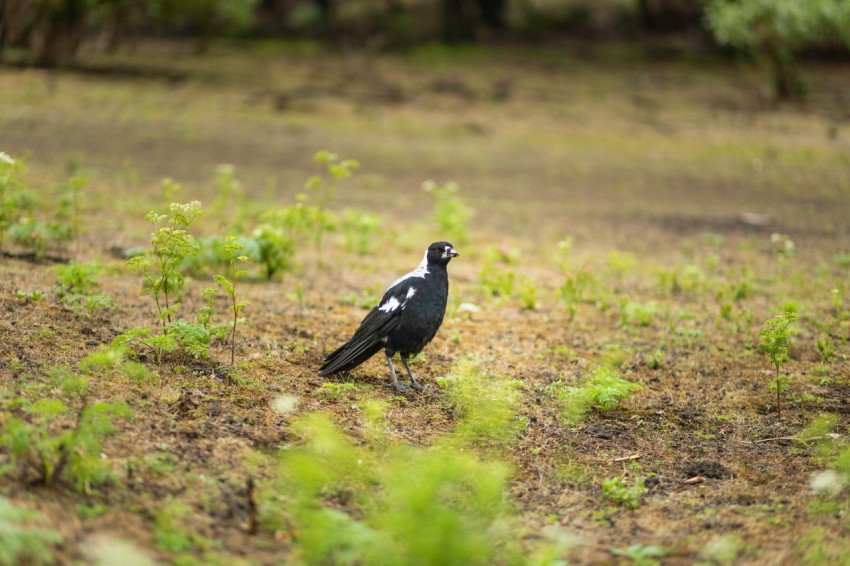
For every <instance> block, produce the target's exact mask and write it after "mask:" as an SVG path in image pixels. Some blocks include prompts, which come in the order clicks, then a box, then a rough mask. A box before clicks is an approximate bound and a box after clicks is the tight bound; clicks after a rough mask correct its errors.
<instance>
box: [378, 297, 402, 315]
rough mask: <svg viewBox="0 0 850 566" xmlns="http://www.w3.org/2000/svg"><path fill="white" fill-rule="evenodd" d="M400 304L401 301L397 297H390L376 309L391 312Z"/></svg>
mask: <svg viewBox="0 0 850 566" xmlns="http://www.w3.org/2000/svg"><path fill="white" fill-rule="evenodd" d="M400 306H401V303H400V302H399V301H398V299H396V298H395V297H390V299H389V300H388V301H387V302H386V303H384V304H383V305H381V306H379V307H378V310H380V311H384V312H393V311H394V310H396V309H397V308H398V307H400Z"/></svg>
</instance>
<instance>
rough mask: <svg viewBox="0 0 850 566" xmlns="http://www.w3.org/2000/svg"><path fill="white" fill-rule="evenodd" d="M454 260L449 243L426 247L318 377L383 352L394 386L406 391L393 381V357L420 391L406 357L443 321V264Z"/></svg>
mask: <svg viewBox="0 0 850 566" xmlns="http://www.w3.org/2000/svg"><path fill="white" fill-rule="evenodd" d="M457 256H458V253H457V252H456V251H455V249H454V246H452V245H451V244H450V243H448V242H434V243H433V244H431V245H430V246H428V249H427V250H425V257H424V258H422V262H421V263H420V264H419V266H418V267H417V268H416V269H414V270H413V271H411V272H410V273H408V274H407V275H404V276H403V277H400V278H398V279H397V280H396V281H395V282H394V283H393V284H392V285H390V286H389V287H388V288H387V290H386V292H385V293H384V297H383V298H382V299H381V301H380V302H379V303H378V305H377V306H376V307H375V308H373V309H372V310H371V311H370V312H369V314H367V315H366V318H364V319H363V321H362V322H361V323H360V326H359V327H358V328H357V330H356V331H355V332H354V336H352V337H351V339H350V340H349V341H348V342H346V343H345V344H343V345H342V346H340V347H339V348H337V349H336V350H334V351H333V352H331V353H330V354H328V355H327V356H325V360H324V364H323V365H322V367H321V368H320V369H319V375H321V376H322V377H325V376H328V375H332V374H335V373H339V372H343V371H350V370H353V369H354V368H356V367H357V366H359V365H360V364H362V363H363V362H365V361H366V360H368V359H369V358H371V357H372V356H373V355H375V354H376V353H378V351H380V350H381V349H383V350H384V354H385V355H386V356H387V365H388V366H390V374H391V375H392V378H393V385H394V386H395V388H396V389H398V390H399V391H407V390H409V389H410V388H409V387H407V386H404V385H401V384H400V383H399V382H398V377H396V373H395V367H393V356H395V354H396V353H398V354H399V357H401V363H402V364H404V369H406V370H407V375H408V376H409V377H410V382H411V385H412V387H414V388H415V389H421V388H422V386H421V385H419V383H418V382H417V381H416V379H415V378H414V377H413V373H411V371H410V366H409V365H407V359H408V358H409V357H410V356H415V355H416V354H418V353H419V352H421V351H422V349H423V348H424V347H425V345H426V344H428V342H430V341H431V340H432V339H433V338H434V336H435V335H436V334H437V330H438V329H439V328H440V324H442V322H443V316H444V315H445V314H446V301H447V300H448V298H449V274H448V272H447V271H446V266H447V265H448V264H449V261H451V259H452V258H453V257H457Z"/></svg>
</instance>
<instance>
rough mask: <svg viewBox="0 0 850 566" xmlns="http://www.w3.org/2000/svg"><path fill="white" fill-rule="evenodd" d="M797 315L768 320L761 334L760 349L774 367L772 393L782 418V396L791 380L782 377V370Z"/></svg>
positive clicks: (788, 314) (784, 315) (786, 360)
mask: <svg viewBox="0 0 850 566" xmlns="http://www.w3.org/2000/svg"><path fill="white" fill-rule="evenodd" d="M798 318H799V317H798V316H797V313H794V312H791V313H788V312H786V313H784V314H781V315H779V316H776V317H774V318H771V319H770V320H768V321H767V322H766V323H765V325H764V328H763V329H762V330H761V332H759V336H760V337H761V341H760V342H759V349H760V350H761V351H763V352H765V353H767V355H768V357H769V358H770V361H771V363H772V364H773V367H774V370H775V372H774V376H773V379H772V380H771V382H770V391H774V392H776V413H777V415H778V417H779V418H780V419H781V418H782V404H781V403H782V399H781V395H782V393H784V392H785V391H786V390H787V389H788V384H789V383H790V382H791V378H790V377H789V376H787V375H781V374H780V369H781V368H782V366H783V365H784V364H785V363H787V362H788V360H789V357H788V335H789V332H788V327H789V326H790V325H791V324H793V323H794V322H796V321H797V319H798Z"/></svg>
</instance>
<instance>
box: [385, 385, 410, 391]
mask: <svg viewBox="0 0 850 566" xmlns="http://www.w3.org/2000/svg"><path fill="white" fill-rule="evenodd" d="M383 386H384V387H386V388H387V389H395V390H396V391H398V392H399V393H410V392H411V391H413V388H412V387H408V386H407V385H404V384H401V383H385V384H383Z"/></svg>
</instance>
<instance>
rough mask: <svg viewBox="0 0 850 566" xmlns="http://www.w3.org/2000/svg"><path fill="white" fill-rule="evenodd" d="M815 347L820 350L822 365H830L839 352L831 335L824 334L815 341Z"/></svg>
mask: <svg viewBox="0 0 850 566" xmlns="http://www.w3.org/2000/svg"><path fill="white" fill-rule="evenodd" d="M815 345H816V346H817V348H818V352H820V359H821V362H822V363H825V364H828V363H829V362H831V361H832V359H833V358H834V357H835V352H836V351H837V350H838V348H837V346H836V345H835V342H833V341H832V338H830V336H829V334H822V335H820V336H818V337H817V339H816V340H815Z"/></svg>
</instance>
